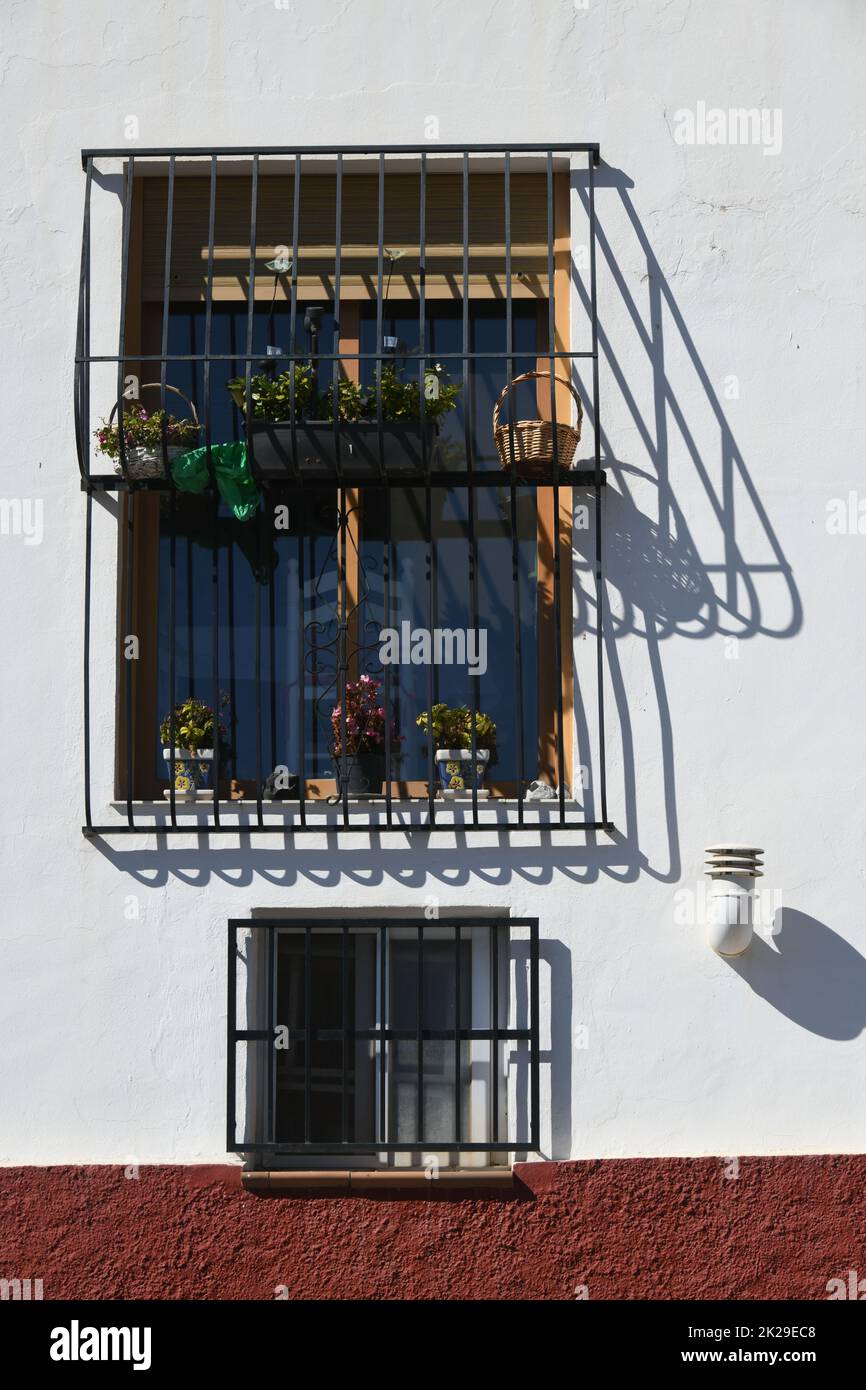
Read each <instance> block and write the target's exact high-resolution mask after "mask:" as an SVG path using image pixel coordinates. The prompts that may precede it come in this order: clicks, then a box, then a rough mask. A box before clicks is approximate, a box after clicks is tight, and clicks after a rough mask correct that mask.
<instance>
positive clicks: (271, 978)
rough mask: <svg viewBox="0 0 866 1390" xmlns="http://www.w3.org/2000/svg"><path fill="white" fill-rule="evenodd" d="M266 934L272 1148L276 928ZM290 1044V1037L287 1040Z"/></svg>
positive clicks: (268, 1136)
mask: <svg viewBox="0 0 866 1390" xmlns="http://www.w3.org/2000/svg"><path fill="white" fill-rule="evenodd" d="M265 930H266V931H267V933H268V968H267V986H268V1006H267V1007H268V1099H267V1106H266V1107H265V1142H266V1144H268V1145H269V1147H271V1148H273V1147H274V1144H275V1143H276V1095H275V1086H276V1052H275V1048H276V1042H277V1038H276V1033H277V1017H276V1004H277V983H278V982H277V942H278V940H279V938H278V936H277V931H276V928H275V927H274V926H273V925H271V926H268V927H266V928H265ZM289 1041H290V1042H291V1037H290V1038H289Z"/></svg>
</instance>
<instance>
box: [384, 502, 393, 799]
mask: <svg viewBox="0 0 866 1390" xmlns="http://www.w3.org/2000/svg"><path fill="white" fill-rule="evenodd" d="M392 568H393V556H392V554H391V489H390V488H386V489H385V539H384V541H383V543H382V586H383V590H382V599H383V602H384V605H385V614H384V616H385V627H388V628H389V627H390V626H391V570H392ZM392 699H393V690H392V684H391V663H390V662H388V663H387V665H386V666H385V820H386V821H387V823H388V825H389V826H391V825H392V824H393V812H392V806H391V720H392V717H393V716H392Z"/></svg>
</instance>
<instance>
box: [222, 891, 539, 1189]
mask: <svg viewBox="0 0 866 1390" xmlns="http://www.w3.org/2000/svg"><path fill="white" fill-rule="evenodd" d="M228 989H229V1001H228V1020H229V1035H228V1148H229V1149H230V1150H231V1151H233V1152H246V1153H251V1154H253V1155H256V1156H259V1157H265V1156H267V1160H268V1161H269V1162H271V1161H273V1160H274V1159H275V1158H279V1157H280V1156H282V1155H284V1156H286V1157H287V1158H288V1157H290V1156H292V1155H299V1154H300V1155H303V1154H307V1155H309V1154H322V1155H327V1154H338V1153H345V1154H348V1155H353V1156H355V1155H368V1156H369V1157H370V1159H371V1160H372V1161H376V1160H377V1159H380V1158H385V1159H387V1157H388V1156H389V1155H391V1154H405V1155H412V1154H417V1159H418V1162H422V1161H425V1159H426V1156H427V1155H429V1154H430V1153H431V1152H433V1153H436V1154H442V1155H444V1161H445V1162H449V1161H451V1156H455V1158H456V1156H459V1154H461V1153H463V1152H469V1153H485V1152H486V1153H489V1154H495V1153H499V1154H503V1153H505V1152H507V1151H515V1152H516V1151H533V1150H537V1148H538V924H537V922H536V921H535V920H534V919H529V918H521V919H514V918H509V919H503V918H484V919H478V918H475V917H470V918H460V919H457V918H447V919H441V918H440V919H437V920H435V921H427V920H423V921H420V922H419V921H415V920H411V921H407V920H404V919H401V920H399V921H397V920H395V921H387V920H386V921H381V920H380V921H377V922H373V921H367V920H359V919H357V918H347V919H340V920H334V919H329V920H327V921H325V920H323V919H321V918H318V917H317V918H315V919H304V920H299V919H296V918H253V919H250V920H248V921H233V922H231V923H230V924H229V972H228Z"/></svg>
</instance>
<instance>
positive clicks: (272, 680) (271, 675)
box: [229, 492, 277, 776]
mask: <svg viewBox="0 0 866 1390" xmlns="http://www.w3.org/2000/svg"><path fill="white" fill-rule="evenodd" d="M263 501H264V512H265V516H266V517H267V522H268V524H267V526H266V527H265V536H266V545H267V549H268V555H269V556H270V550H271V546H272V544H273V543H274V541H275V538H276V532H275V528H274V499H273V497H272V495H271V494H270V492H266V493H265V495H264V498H263ZM266 565H267V574H268V705H269V709H268V713H269V714H270V720H269V723H270V750H271V751H270V754H269V756H268V764H269V767H270V770H271V772H273V770H274V768H275V767H276V765H277V612H276V608H277V593H276V579H275V572H276V565H275V564H271V562H270V558H268V560H267V561H266ZM229 583H231V576H230V578H229ZM232 626H233V624H232ZM234 775H235V776H237V772H235V773H234Z"/></svg>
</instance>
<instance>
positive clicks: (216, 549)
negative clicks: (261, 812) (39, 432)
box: [202, 154, 231, 829]
mask: <svg viewBox="0 0 866 1390" xmlns="http://www.w3.org/2000/svg"><path fill="white" fill-rule="evenodd" d="M216 179H217V157H216V155H215V154H214V155H211V161H210V196H209V199H208V217H207V292H206V296H205V316H204V364H203V379H202V389H203V393H204V442H205V448H206V450H207V471H208V476H209V477H210V484H211V489H212V493H213V511H212V514H211V515H212V532H211V535H212V555H211V681H212V685H213V696H212V698H213V823H214V828H215V829H219V824H220V735H219V724H220V592H219V583H220V578H219V563H220V559H219V557H220V545H219V510H220V496H219V489H218V488H217V481H216V464H215V463H214V459H213V454H212V453H211V416H210V355H211V347H212V333H213V272H214V243H215V239H216ZM229 545H231V538H229Z"/></svg>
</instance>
